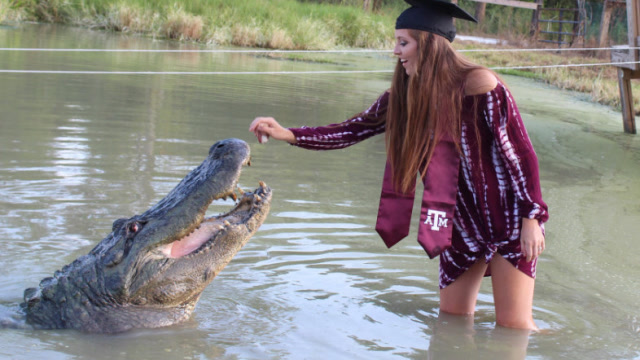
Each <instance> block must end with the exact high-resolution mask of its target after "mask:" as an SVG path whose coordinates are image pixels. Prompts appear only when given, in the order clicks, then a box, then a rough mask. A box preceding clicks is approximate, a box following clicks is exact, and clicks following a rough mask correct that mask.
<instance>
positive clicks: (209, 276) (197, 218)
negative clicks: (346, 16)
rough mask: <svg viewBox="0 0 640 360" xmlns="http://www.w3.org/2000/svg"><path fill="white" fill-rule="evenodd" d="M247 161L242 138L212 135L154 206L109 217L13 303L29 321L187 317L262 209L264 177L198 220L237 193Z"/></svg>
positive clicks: (42, 325)
mask: <svg viewBox="0 0 640 360" xmlns="http://www.w3.org/2000/svg"><path fill="white" fill-rule="evenodd" d="M248 162H249V146H248V145H247V144H246V143H245V142H244V141H241V140H237V139H227V140H223V141H220V142H218V143H216V144H214V145H213V146H212V147H211V149H210V151H209V156H208V157H207V158H206V159H205V160H204V162H203V163H202V164H201V165H200V166H199V167H197V168H196V169H194V170H193V171H192V172H191V173H189V174H188V175H187V176H186V177H185V178H184V179H183V180H182V181H181V182H180V184H178V185H177V186H176V187H175V188H174V189H173V190H172V191H171V192H170V193H169V194H168V195H167V196H166V197H165V198H164V199H162V200H161V201H160V202H159V203H158V204H157V205H155V206H154V207H152V208H150V209H149V210H147V211H146V212H144V213H143V214H142V215H136V216H133V217H131V218H129V219H119V220H116V221H115V222H114V223H113V231H112V232H111V234H109V235H108V236H107V237H106V238H105V239H104V240H102V241H101V242H100V243H99V244H98V245H97V246H96V247H95V248H94V249H93V250H91V251H90V252H89V253H88V254H87V255H84V256H82V257H80V258H78V259H77V260H75V261H74V262H73V263H71V264H69V265H67V266H65V267H63V268H62V269H61V270H59V271H56V272H55V274H54V276H53V277H50V278H46V279H44V280H42V281H41V282H40V284H39V286H38V287H37V288H30V289H27V290H25V292H24V302H23V303H22V304H21V305H20V307H21V309H22V311H23V312H24V314H25V316H26V322H27V324H30V325H31V326H33V327H34V328H39V329H61V328H72V329H77V330H81V331H88V332H103V333H113V332H120V331H126V330H129V329H132V328H141V327H146V328H154V327H161V326H167V325H171V324H175V323H178V322H180V321H183V320H185V319H187V318H188V317H189V316H190V314H191V313H192V311H193V309H194V307H195V305H196V303H197V301H198V299H199V297H200V294H201V293H202V291H203V290H204V289H205V287H206V286H207V285H208V284H209V283H210V282H211V280H213V278H214V277H215V276H216V275H217V274H218V273H219V272H220V271H221V270H222V269H223V268H224V266H225V265H226V264H227V263H228V262H229V261H231V259H232V258H233V256H234V255H235V254H236V253H237V252H238V251H239V250H240V248H242V246H243V245H244V244H246V242H247V241H248V240H249V238H250V237H251V236H252V235H253V233H254V232H255V231H256V230H257V229H258V227H259V226H260V225H261V224H262V222H263V221H264V219H265V218H266V216H267V213H268V212H269V205H270V202H271V189H269V188H268V187H267V186H266V185H264V183H261V184H260V185H261V186H260V187H259V188H258V189H256V190H255V191H253V192H248V193H244V194H243V195H241V196H240V199H238V204H237V206H236V207H235V208H234V209H233V210H231V211H230V212H229V213H227V214H224V215H220V216H217V217H213V218H208V219H205V212H206V210H207V208H208V206H209V205H210V203H211V202H212V201H213V200H215V199H220V198H226V197H228V196H231V197H233V198H234V199H235V198H236V194H235V191H236V187H237V181H238V178H239V176H240V171H241V168H242V166H243V165H245V164H247V163H248ZM187 236H188V237H187ZM181 239H183V240H182V241H181V242H178V241H179V240H181ZM203 242H204V243H203Z"/></svg>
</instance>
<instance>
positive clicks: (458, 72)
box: [249, 0, 548, 329]
mask: <svg viewBox="0 0 640 360" xmlns="http://www.w3.org/2000/svg"><path fill="white" fill-rule="evenodd" d="M408 2H409V3H410V4H411V5H412V7H411V8H409V9H407V10H406V11H404V12H403V13H402V14H401V15H400V16H399V17H398V19H397V22H396V31H395V36H396V46H395V48H394V54H395V55H396V56H397V57H398V63H397V65H396V69H395V73H394V76H393V82H392V86H391V89H390V90H388V91H387V92H385V93H384V94H383V95H382V96H380V98H379V99H378V100H377V101H376V102H375V103H374V104H373V105H372V106H371V107H370V108H369V109H367V110H365V111H364V112H362V113H360V114H358V115H356V116H355V117H353V118H351V119H349V120H347V121H345V122H343V123H340V124H333V125H329V126H325V127H316V128H310V127H302V128H290V129H286V128H283V127H282V126H280V125H279V124H278V122H277V121H276V120H274V119H273V118H270V117H258V118H256V119H255V120H254V121H253V122H252V124H251V126H250V127H249V130H250V131H252V132H254V133H255V135H256V136H257V137H258V140H259V141H260V142H261V143H262V142H264V141H266V139H268V138H269V137H272V138H274V139H277V140H284V141H287V142H289V143H290V144H292V145H295V146H299V147H302V148H307V149H313V150H328V149H338V148H344V147H347V146H350V145H353V144H355V143H357V142H359V141H362V140H365V139H367V138H369V137H371V136H373V135H377V134H381V133H385V136H386V146H387V160H388V162H387V169H386V171H385V182H384V184H383V194H382V196H381V206H380V210H379V218H378V226H377V228H376V229H377V230H378V232H379V233H380V234H381V236H382V237H383V239H384V240H385V243H387V245H388V246H392V245H393V244H395V243H396V242H397V241H399V240H400V239H401V238H402V237H404V236H405V235H406V233H408V229H398V226H399V225H401V226H400V227H406V226H408V225H402V224H407V220H406V219H405V218H404V217H405V216H401V215H398V214H399V213H402V212H405V215H406V214H407V212H406V210H401V211H398V209H399V208H400V207H399V205H397V204H400V203H401V202H402V201H404V202H405V204H409V203H410V204H413V190H414V186H415V179H416V174H419V175H420V178H421V179H423V181H425V194H424V197H423V207H422V217H421V221H420V228H419V235H418V236H419V238H418V241H419V243H420V244H421V245H423V247H424V248H425V250H426V251H427V252H428V254H429V256H430V257H433V256H436V255H440V289H441V290H440V311H441V312H444V313H450V314H456V315H471V314H473V313H474V311H475V305H476V299H477V295H478V292H479V288H480V284H481V281H482V278H483V276H485V275H491V276H492V285H493V293H494V302H495V309H496V322H497V324H498V325H500V326H504V327H512V328H521V329H536V325H535V323H534V321H533V317H532V307H533V293H534V281H535V280H534V279H535V270H536V264H537V257H538V256H539V255H540V254H541V253H542V251H543V250H544V248H545V240H544V235H543V223H544V222H545V221H546V220H547V219H548V212H547V206H546V204H545V203H544V202H543V200H542V195H541V191H540V184H539V176H538V164H537V158H536V155H535V152H534V151H533V147H532V145H531V142H530V140H529V138H528V135H527V133H526V130H525V128H524V125H523V123H522V119H521V117H520V114H519V113H518V109H517V107H516V104H515V102H514V100H513V98H512V97H511V94H510V92H509V90H508V89H507V88H506V86H505V85H504V84H503V83H502V82H501V81H500V80H499V79H498V78H497V76H496V75H495V74H494V73H493V72H491V71H490V70H488V69H487V68H484V67H481V66H479V65H475V64H473V63H471V62H469V61H467V60H465V59H464V58H462V57H461V56H460V55H458V53H456V52H455V50H454V49H453V48H452V47H451V45H450V42H451V41H453V38H454V37H455V27H454V26H453V17H457V18H461V19H465V20H471V21H475V19H473V17H472V16H471V15H469V14H467V13H466V12H464V11H463V10H462V9H460V8H458V7H457V6H456V5H453V4H450V3H447V2H444V1H439V0H423V1H413V0H412V1H408ZM447 144H449V145H447ZM425 164H426V165H425ZM447 168H448V169H449V170H446V169H447ZM427 189H438V190H437V191H432V192H431V193H429V191H431V190H429V191H428V190H427ZM447 193H449V195H448V199H444V198H446V197H447V196H444V195H443V194H447ZM403 199H404V200H403ZM434 203H438V204H440V203H442V204H443V205H442V206H443V210H442V211H439V210H438V211H436V210H433V209H432V207H433V205H432V204H434ZM446 203H448V205H447V204H446ZM429 204H431V205H429ZM407 206H408V207H409V209H408V214H409V216H410V212H411V210H410V206H409V205H407ZM407 206H405V208H406V207H407ZM447 206H449V209H451V210H450V211H451V215H450V217H451V219H450V220H451V222H449V221H448V220H449V215H445V213H446V212H447V211H446V210H444V208H445V207H447ZM439 214H442V215H439ZM439 216H440V217H439ZM451 223H453V225H452V226H450V224H451ZM385 227H386V230H384V229H383V228H385ZM433 229H436V230H445V231H449V234H448V235H444V237H441V238H439V239H433V238H431V237H432V236H441V235H440V234H439V233H438V234H436V232H435V231H433ZM431 233H433V234H436V235H432V234H431ZM394 236H395V238H393V239H391V238H389V237H394Z"/></svg>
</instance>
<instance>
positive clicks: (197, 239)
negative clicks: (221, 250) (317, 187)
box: [159, 183, 271, 259]
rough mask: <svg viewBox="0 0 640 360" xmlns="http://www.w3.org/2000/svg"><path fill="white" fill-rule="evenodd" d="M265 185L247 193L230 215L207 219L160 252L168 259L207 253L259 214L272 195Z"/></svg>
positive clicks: (163, 247) (164, 246)
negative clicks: (227, 233)
mask: <svg viewBox="0 0 640 360" xmlns="http://www.w3.org/2000/svg"><path fill="white" fill-rule="evenodd" d="M270 192H271V189H269V188H268V187H267V186H266V185H264V183H261V187H260V188H258V189H256V190H255V191H254V192H250V193H245V194H244V195H243V196H242V197H241V198H240V200H239V201H238V205H237V206H236V207H235V208H234V209H233V210H231V211H229V212H228V213H226V214H224V215H220V216H216V217H211V218H207V219H205V220H204V221H203V222H202V223H201V224H200V225H199V226H198V227H197V228H196V229H195V230H194V231H193V232H191V233H190V234H189V235H187V236H185V237H183V238H182V239H180V240H176V241H174V242H172V243H169V244H166V245H163V246H161V247H160V248H159V251H160V252H161V253H162V254H163V255H164V256H165V257H167V258H172V259H176V258H181V257H184V256H188V255H190V254H195V253H198V252H200V251H205V250H206V249H207V248H208V247H209V246H210V245H211V244H212V243H213V242H214V241H215V240H216V238H217V236H218V235H219V234H220V233H222V232H224V231H230V230H231V227H234V226H243V227H244V226H245V223H246V222H247V221H248V220H249V219H250V218H251V217H252V216H253V215H254V214H255V213H257V212H258V209H259V207H261V206H262V204H261V203H262V202H263V198H264V197H266V196H268V195H270Z"/></svg>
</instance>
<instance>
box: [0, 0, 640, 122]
mask: <svg viewBox="0 0 640 360" xmlns="http://www.w3.org/2000/svg"><path fill="white" fill-rule="evenodd" d="M561 1H564V0H556V2H561ZM550 2H553V0H545V4H547V5H549V4H550ZM459 3H460V5H461V6H462V7H463V8H465V9H466V10H467V11H469V12H471V13H473V12H474V7H475V4H476V3H475V2H471V1H468V0H459ZM381 4H382V8H381V9H380V10H379V11H377V12H373V13H372V12H365V11H363V10H362V1H361V0H304V1H303V0H268V1H267V0H184V1H180V2H177V1H175V0H155V1H150V0H0V23H7V22H16V21H17V22H19V21H27V20H28V21H39V22H53V23H61V24H67V25H73V26H81V27H88V28H92V29H104V30H109V31H119V32H127V33H136V34H142V35H145V36H149V37H155V38H169V39H175V40H179V41H194V42H201V43H207V44H212V45H217V46H230V45H235V46H244V47H260V48H273V49H295V50H299V49H337V48H375V49H391V48H392V47H393V42H394V39H393V27H394V23H395V18H396V17H397V15H398V14H399V13H400V12H401V11H402V9H404V8H405V7H406V5H405V3H404V1H400V0H383V1H382V2H381ZM589 4H590V5H589V7H590V13H591V14H592V15H591V18H592V19H599V16H600V12H601V11H602V6H601V4H600V5H599V3H598V2H589ZM551 5H553V4H551ZM558 6H563V4H560V3H558ZM598 6H599V7H598ZM621 16H624V14H622V15H621V14H617V15H615V16H614V19H612V24H614V26H612V29H611V31H610V37H611V38H612V39H614V41H617V42H620V41H619V39H623V40H624V39H625V36H626V29H624V28H621V26H622V25H624V23H625V21H622V20H620V17H621ZM616 19H617V21H616ZM622 19H623V20H624V18H622ZM530 21H531V11H530V10H526V9H514V8H510V7H506V6H499V5H491V4H488V5H487V8H486V17H485V21H483V22H482V23H481V24H479V25H475V24H471V23H466V22H463V21H459V22H458V23H457V26H458V32H459V33H463V34H469V35H476V36H486V35H489V36H491V37H498V38H501V39H507V40H509V43H510V44H517V45H513V46H517V47H521V48H526V47H536V48H538V47H541V45H540V44H539V43H529V41H528V33H529V24H530ZM620 24H622V25H620ZM597 27H598V24H597V22H596V21H588V24H587V32H586V33H587V36H588V38H587V44H593V43H594V42H595V36H597V31H595V30H594V29H596V28H597ZM622 27H624V26H622ZM454 46H456V47H458V48H460V49H463V48H482V47H485V48H495V47H496V45H491V46H483V45H478V44H466V45H465V44H463V43H461V42H459V41H456V42H455V43H454ZM499 47H505V46H504V45H500V46H499ZM466 55H467V57H469V58H471V59H472V60H474V61H476V62H478V63H480V64H483V65H485V66H488V67H498V66H500V67H507V66H522V65H553V64H568V63H589V62H607V61H608V54H606V53H605V52H601V53H598V54H593V53H582V54H576V53H575V52H572V53H562V54H554V53H552V52H549V53H531V52H529V53H527V52H507V53H505V52H500V53H495V52H493V53H492V52H474V53H466ZM278 57H280V58H285V59H291V60H297V61H321V62H322V61H327V62H330V61H331V60H325V59H323V60H318V59H317V56H316V57H315V58H314V57H310V58H307V57H305V56H304V55H298V54H296V55H279V56H278ZM503 73H509V74H514V75H518V76H526V77H531V78H535V79H540V80H542V81H545V82H548V83H550V84H552V85H555V86H558V87H561V88H565V89H570V90H576V91H581V92H585V93H587V94H589V96H590V97H591V99H592V100H593V101H596V102H599V103H602V104H606V105H610V106H613V107H616V108H619V107H620V99H619V93H618V82H617V74H616V69H615V68H614V67H612V66H606V67H602V66H594V67H579V68H578V67H576V68H553V69H537V70H527V69H523V70H505V71H503ZM633 87H634V89H633V91H634V93H636V94H639V93H640V86H639V85H638V84H637V83H635V82H634V83H633ZM635 100H636V104H635V105H634V106H635V109H638V111H640V98H639V97H638V96H636V98H635Z"/></svg>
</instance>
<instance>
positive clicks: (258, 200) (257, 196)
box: [253, 194, 262, 202]
mask: <svg viewBox="0 0 640 360" xmlns="http://www.w3.org/2000/svg"><path fill="white" fill-rule="evenodd" d="M253 197H254V198H255V199H256V201H257V202H260V201H262V198H261V197H260V195H258V194H254V195H253Z"/></svg>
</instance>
